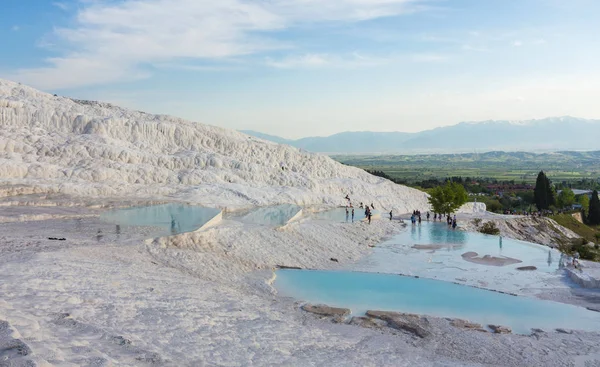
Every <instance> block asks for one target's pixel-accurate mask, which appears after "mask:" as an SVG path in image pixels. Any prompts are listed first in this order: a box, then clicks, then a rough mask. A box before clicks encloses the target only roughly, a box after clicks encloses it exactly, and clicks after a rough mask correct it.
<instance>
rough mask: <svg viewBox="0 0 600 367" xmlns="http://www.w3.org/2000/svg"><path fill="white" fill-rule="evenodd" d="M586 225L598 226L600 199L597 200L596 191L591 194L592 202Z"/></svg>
mask: <svg viewBox="0 0 600 367" xmlns="http://www.w3.org/2000/svg"><path fill="white" fill-rule="evenodd" d="M588 223H589V224H591V225H594V226H596V225H598V224H600V199H598V190H594V192H593V193H592V200H590V210H589V213H588Z"/></svg>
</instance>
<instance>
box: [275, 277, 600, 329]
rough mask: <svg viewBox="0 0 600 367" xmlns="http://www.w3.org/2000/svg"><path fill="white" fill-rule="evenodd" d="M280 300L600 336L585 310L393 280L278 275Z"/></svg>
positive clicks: (596, 321) (597, 321) (594, 316)
mask: <svg viewBox="0 0 600 367" xmlns="http://www.w3.org/2000/svg"><path fill="white" fill-rule="evenodd" d="M275 286H276V288H277V290H278V291H279V293H280V294H282V295H284V296H290V297H294V298H297V299H301V300H303V301H306V302H310V303H323V304H327V305H329V306H337V307H345V308H350V309H351V310H352V312H353V313H354V314H362V313H364V312H365V311H367V310H380V311H399V312H407V313H416V314H424V315H431V316H438V317H451V318H461V319H467V320H470V321H473V322H477V323H481V324H482V325H484V326H485V325H488V324H500V325H503V326H509V327H510V328H512V329H513V332H515V333H520V334H529V333H530V331H531V328H541V329H545V330H551V329H555V328H565V329H578V330H587V331H598V330H600V313H597V312H593V311H589V310H587V309H585V308H582V307H576V306H571V305H566V304H562V303H557V302H550V301H542V300H538V299H534V298H529V297H516V296H511V295H507V294H502V293H498V292H493V291H488V290H483V289H477V288H473V287H468V286H463V285H459V284H453V283H450V282H442V281H437V280H432V279H423V278H419V279H416V278H412V277H406V276H399V275H393V274H378V273H362V272H344V271H309V270H279V271H277V279H276V282H275Z"/></svg>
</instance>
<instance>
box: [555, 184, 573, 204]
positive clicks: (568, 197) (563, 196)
mask: <svg viewBox="0 0 600 367" xmlns="http://www.w3.org/2000/svg"><path fill="white" fill-rule="evenodd" d="M574 203H575V194H574V193H573V190H571V189H569V188H568V187H567V188H565V189H563V190H562V191H561V192H560V194H558V199H557V204H558V207H559V208H565V207H568V206H571V205H573V204H574Z"/></svg>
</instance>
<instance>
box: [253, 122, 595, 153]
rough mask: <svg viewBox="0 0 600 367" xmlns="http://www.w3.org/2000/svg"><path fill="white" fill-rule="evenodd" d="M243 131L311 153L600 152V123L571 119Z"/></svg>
mask: <svg viewBox="0 0 600 367" xmlns="http://www.w3.org/2000/svg"><path fill="white" fill-rule="evenodd" d="M242 132H243V133H245V134H248V135H252V136H255V137H258V138H261V139H265V140H269V141H273V142H276V143H280V144H288V145H292V146H295V147H297V148H301V149H305V150H307V151H311V152H321V153H331V154H377V153H403V154H407V153H408V154H412V153H461V152H473V151H474V150H475V151H479V152H486V151H498V150H503V151H559V150H600V120H587V119H582V118H576V117H571V116H564V117H551V118H546V119H541V120H527V121H482V122H462V123H460V124H457V125H453V126H445V127H440V128H436V129H433V130H426V131H422V132H418V133H403V132H371V131H357V132H342V133H339V134H335V135H331V136H327V137H309V138H302V139H298V140H289V139H284V138H280V137H277V136H273V135H267V134H263V133H260V132H256V131H251V130H242Z"/></svg>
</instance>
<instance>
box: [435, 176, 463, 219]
mask: <svg viewBox="0 0 600 367" xmlns="http://www.w3.org/2000/svg"><path fill="white" fill-rule="evenodd" d="M429 195H430V196H429V204H431V206H432V207H433V210H434V211H435V212H436V213H440V214H452V213H454V212H455V211H456V210H457V209H458V208H460V207H461V206H462V205H463V204H464V203H466V202H467V200H468V198H469V196H468V195H467V191H466V190H465V188H464V187H463V185H461V184H458V183H456V182H446V184H445V185H444V186H437V187H435V188H433V189H432V190H431V191H430V193H429Z"/></svg>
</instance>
